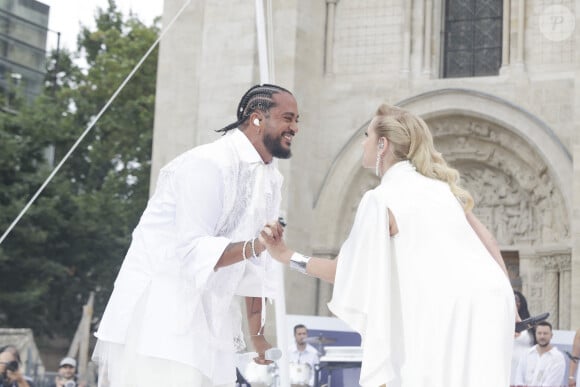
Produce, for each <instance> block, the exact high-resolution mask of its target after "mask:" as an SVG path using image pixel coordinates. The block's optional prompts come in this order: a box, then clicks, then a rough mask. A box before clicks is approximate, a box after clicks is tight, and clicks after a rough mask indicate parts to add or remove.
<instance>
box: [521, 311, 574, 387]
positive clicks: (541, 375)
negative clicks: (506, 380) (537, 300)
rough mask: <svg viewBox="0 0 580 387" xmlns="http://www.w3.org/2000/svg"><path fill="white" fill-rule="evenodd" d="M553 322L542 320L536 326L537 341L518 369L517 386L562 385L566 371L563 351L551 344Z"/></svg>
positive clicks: (546, 386) (549, 386) (548, 386)
mask: <svg viewBox="0 0 580 387" xmlns="http://www.w3.org/2000/svg"><path fill="white" fill-rule="evenodd" d="M553 336H554V334H553V332H552V324H550V323H549V322H547V321H542V322H540V323H538V325H537V326H536V342H537V344H536V345H534V346H533V347H532V348H530V349H529V350H528V352H527V353H526V354H524V355H523V356H522V357H521V358H520V361H519V363H518V367H517V369H516V377H515V386H518V387H520V386H523V387H560V386H562V381H563V380H564V373H565V372H566V360H565V359H564V355H563V354H562V352H560V351H559V350H558V348H556V347H554V346H553V345H552V344H551V340H552V337H553Z"/></svg>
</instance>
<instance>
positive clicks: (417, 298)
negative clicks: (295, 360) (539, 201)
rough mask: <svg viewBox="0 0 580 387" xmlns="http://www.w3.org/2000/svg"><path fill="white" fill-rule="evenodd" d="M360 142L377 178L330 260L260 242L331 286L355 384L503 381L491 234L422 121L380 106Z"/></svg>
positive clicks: (505, 325) (498, 284) (509, 316)
mask: <svg viewBox="0 0 580 387" xmlns="http://www.w3.org/2000/svg"><path fill="white" fill-rule="evenodd" d="M366 135H367V138H366V140H365V141H364V143H363V147H364V150H363V161H362V162H363V166H364V167H366V168H372V169H374V170H375V173H376V174H377V175H378V176H379V177H380V178H381V183H380V185H379V186H378V187H377V188H375V189H373V190H370V191H369V192H367V193H366V194H365V195H364V196H363V198H362V200H361V202H360V205H359V208H358V210H357V214H356V216H355V220H354V224H353V227H352V230H351V232H350V235H349V237H348V239H347V240H346V241H345V242H344V244H343V245H342V248H341V250H340V253H339V255H338V257H337V259H335V260H328V259H323V258H315V257H307V256H304V255H302V254H299V253H296V252H294V251H292V250H291V249H289V248H288V247H287V246H286V244H285V243H284V240H283V238H282V233H283V230H282V227H281V226H280V225H279V224H278V223H271V224H269V225H267V226H266V227H265V228H264V230H263V231H262V232H261V235H260V237H261V241H262V242H263V243H264V244H265V245H266V247H267V248H268V251H269V252H270V254H271V255H272V256H273V257H274V258H275V259H277V260H279V261H280V262H282V263H287V264H289V265H290V267H292V268H294V269H296V270H299V271H301V272H303V273H305V274H308V275H311V276H315V277H318V278H321V279H323V280H326V281H328V282H333V283H334V290H333V297H332V300H331V302H330V303H329V304H328V306H329V308H330V310H331V311H332V312H333V313H334V314H335V315H336V316H337V317H339V318H341V319H343V320H344V321H346V322H347V323H348V324H349V325H350V326H351V327H352V328H353V329H355V330H356V331H358V332H359V333H360V334H361V337H362V346H363V362H362V369H361V377H360V384H361V385H362V386H364V387H366V386H372V387H377V386H380V385H383V384H386V386H387V387H420V386H421V387H423V386H429V387H468V386H469V387H490V386H494V387H504V386H508V385H509V374H510V361H511V351H512V344H513V335H514V322H515V319H514V316H515V308H514V307H515V305H514V304H515V303H514V296H513V292H512V288H511V286H510V283H509V281H508V277H507V271H506V268H505V265H504V263H503V260H502V258H501V254H500V252H499V249H498V247H497V244H496V242H495V239H494V238H493V237H492V236H491V234H490V233H489V232H488V231H487V229H486V228H485V227H484V226H483V225H482V224H481V223H480V222H479V221H478V220H477V219H476V218H475V216H474V215H473V213H472V212H471V209H472V207H473V199H472V198H471V196H470V194H469V193H468V192H467V191H466V190H464V189H463V188H461V187H460V186H459V174H458V172H457V171H456V170H454V169H452V168H450V167H449V166H447V164H446V162H445V161H444V159H443V158H442V157H441V155H440V154H439V153H438V152H437V151H436V150H435V148H434V146H433V139H432V136H431V133H430V132H429V129H428V127H427V125H426V124H425V122H424V121H423V120H422V119H420V118H419V117H416V116H415V115H413V114H411V113H410V112H408V111H405V110H403V109H400V108H397V107H392V106H388V105H382V106H380V107H379V109H378V110H377V112H376V114H375V117H374V118H373V119H372V121H371V123H370V125H369V127H368V129H367V132H366Z"/></svg>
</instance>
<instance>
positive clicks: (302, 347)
mask: <svg viewBox="0 0 580 387" xmlns="http://www.w3.org/2000/svg"><path fill="white" fill-rule="evenodd" d="M307 337H308V329H306V326H304V325H303V324H298V325H296V326H295V327H294V343H292V344H290V346H289V347H288V360H289V362H290V379H291V380H290V382H291V383H292V385H293V386H294V385H299V386H314V367H315V366H316V364H318V363H320V360H319V359H318V351H317V350H316V348H314V347H313V346H312V345H310V344H308V343H307V342H306V338H307Z"/></svg>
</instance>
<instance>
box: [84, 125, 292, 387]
mask: <svg viewBox="0 0 580 387" xmlns="http://www.w3.org/2000/svg"><path fill="white" fill-rule="evenodd" d="M281 184H282V176H281V175H280V173H279V172H278V170H277V169H276V166H275V165H273V164H272V163H270V164H267V165H266V164H264V163H263V161H262V159H261V158H260V156H259V154H258V153H257V151H256V149H255V148H254V147H253V145H252V144H251V143H250V141H249V140H248V138H247V137H246V136H245V134H243V133H242V132H241V131H239V130H237V129H234V130H233V131H232V132H230V133H228V134H227V135H225V136H224V137H222V138H220V139H219V140H217V141H215V142H213V143H210V144H206V145H202V146H199V147H197V148H194V149H192V150H190V151H188V152H186V153H184V154H182V155H181V156H179V157H177V158H176V159H174V160H173V161H171V162H170V163H169V164H168V165H167V166H165V167H164V168H163V169H162V170H161V173H160V175H159V180H158V183H157V187H156V190H155V194H154V195H153V196H152V197H151V199H150V200H149V203H148V204H147V208H146V209H145V212H144V213H143V215H142V217H141V219H140V221H139V224H138V225H137V227H136V229H135V231H134V232H133V239H132V242H131V246H130V248H129V251H128V252H127V255H126V257H125V260H124V261H123V265H122V267H121V270H120V272H119V275H118V277H117V279H116V280H115V287H114V291H113V294H112V295H111V298H110V300H109V303H108V305H107V308H106V310H105V312H104V315H103V318H102V320H101V322H100V325H99V329H98V331H97V333H96V334H95V335H96V336H97V338H98V339H99V340H98V343H97V347H96V349H95V353H94V355H93V358H94V359H95V360H97V361H98V362H99V363H100V369H101V371H102V372H103V375H102V377H101V378H100V383H101V382H103V381H104V378H105V377H106V378H107V379H108V382H109V383H110V385H111V387H119V386H122V387H125V386H136V387H144V386H159V385H163V386H165V387H170V386H171V387H173V386H175V387H181V386H185V385H187V386H195V387H198V386H201V385H204V386H205V385H223V384H227V383H230V385H231V384H233V382H234V381H235V378H236V374H235V361H236V358H235V351H236V350H239V349H241V347H243V346H244V344H243V338H242V336H241V313H240V311H239V307H238V303H237V302H236V301H235V298H234V296H236V295H239V296H262V295H263V296H267V297H269V298H272V297H274V295H275V294H276V290H275V289H276V284H275V283H274V282H273V278H275V276H274V275H273V274H272V273H274V270H276V268H275V267H276V266H278V264H277V263H275V261H273V260H272V259H271V258H270V257H269V256H268V255H267V252H264V253H263V254H262V255H261V257H260V258H259V259H257V260H252V261H250V260H246V261H242V262H239V263H237V264H234V265H231V266H227V267H224V268H220V269H219V270H217V271H214V270H213V268H214V266H215V264H216V262H217V261H218V259H219V258H220V256H221V255H222V253H223V251H224V249H225V248H226V247H227V246H228V244H229V243H231V242H239V241H244V240H249V239H251V238H254V237H256V236H257V235H258V233H259V232H260V230H261V229H262V227H263V226H264V224H266V222H268V221H272V220H275V219H276V218H277V217H278V211H279V206H280V201H281ZM235 343H238V344H239V348H236V346H235ZM162 370H163V371H162ZM199 373H201V374H202V376H203V378H204V379H205V382H204V383H203V384H198V383H197V382H194V381H196V380H198V379H199V375H198V374H199ZM105 374H106V375H105ZM101 384H104V383H101Z"/></svg>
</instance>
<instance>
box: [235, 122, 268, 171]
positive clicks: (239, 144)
mask: <svg viewBox="0 0 580 387" xmlns="http://www.w3.org/2000/svg"><path fill="white" fill-rule="evenodd" d="M231 133H232V134H231V136H232V141H233V142H234V144H235V146H236V149H237V150H238V153H239V155H240V160H241V161H244V162H247V163H262V164H265V163H264V160H262V157H260V154H259V153H258V151H257V150H256V148H255V147H254V145H252V143H251V142H250V140H249V139H248V136H246V135H245V134H244V132H242V131H241V130H239V129H234V130H232V132H231Z"/></svg>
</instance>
